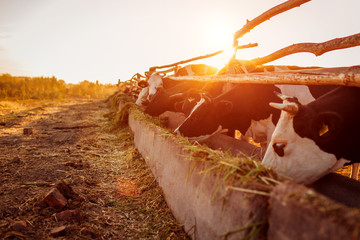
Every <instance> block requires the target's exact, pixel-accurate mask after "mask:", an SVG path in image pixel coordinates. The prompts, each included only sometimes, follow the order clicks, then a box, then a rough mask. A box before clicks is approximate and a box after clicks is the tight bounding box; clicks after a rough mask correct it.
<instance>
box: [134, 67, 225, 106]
mask: <svg viewBox="0 0 360 240" xmlns="http://www.w3.org/2000/svg"><path fill="white" fill-rule="evenodd" d="M217 71H218V69H217V68H215V67H212V66H208V65H205V64H189V65H187V66H184V67H182V68H179V69H178V70H176V71H175V74H174V76H194V75H198V76H203V75H214V74H216V73H217ZM177 84H180V82H178V81H175V80H171V79H169V78H163V77H162V76H161V75H160V74H159V73H156V72H155V73H153V74H152V75H151V76H150V77H149V79H148V81H147V83H146V84H145V85H144V86H143V89H142V91H141V92H140V93H139V96H138V98H137V100H136V104H137V105H139V106H145V105H147V104H148V103H149V102H150V101H151V100H152V99H153V97H154V96H155V94H156V93H157V92H159V90H161V89H170V88H173V87H175V86H176V85H177ZM180 88H181V87H180Z"/></svg>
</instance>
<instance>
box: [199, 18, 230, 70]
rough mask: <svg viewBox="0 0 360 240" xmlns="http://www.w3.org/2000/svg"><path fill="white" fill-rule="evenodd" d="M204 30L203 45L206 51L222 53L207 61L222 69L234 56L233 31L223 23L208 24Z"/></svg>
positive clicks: (213, 22) (228, 25)
mask: <svg viewBox="0 0 360 240" xmlns="http://www.w3.org/2000/svg"><path fill="white" fill-rule="evenodd" d="M204 30H205V32H204V36H205V41H204V44H205V45H206V47H207V49H211V51H218V50H223V51H224V52H223V53H222V54H220V55H218V56H216V57H213V58H212V59H209V63H210V64H213V65H215V66H216V67H223V65H224V64H226V63H227V62H228V61H229V59H230V58H231V57H232V55H233V54H234V49H233V47H232V45H233V35H234V33H235V31H234V30H233V29H232V28H231V25H230V24H228V23H226V22H225V21H212V22H208V23H207V25H206V27H205V29H204Z"/></svg>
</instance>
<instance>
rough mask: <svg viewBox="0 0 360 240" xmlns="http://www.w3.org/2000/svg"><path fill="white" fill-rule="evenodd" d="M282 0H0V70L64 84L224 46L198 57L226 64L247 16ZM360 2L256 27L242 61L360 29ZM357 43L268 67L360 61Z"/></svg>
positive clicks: (304, 10) (320, 7)
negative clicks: (53, 77) (48, 78)
mask: <svg viewBox="0 0 360 240" xmlns="http://www.w3.org/2000/svg"><path fill="white" fill-rule="evenodd" d="M284 1H285V0H181V1H175V0H102V1H99V0H0V74H2V73H9V74H11V75H13V76H55V77H56V78H58V79H62V80H65V81H66V82H68V83H78V82H81V81H83V80H88V81H92V82H95V81H96V80H99V82H101V83H112V84H115V83H117V81H118V79H120V80H121V81H126V80H128V79H130V78H131V77H132V75H134V74H135V73H141V74H144V72H145V71H147V70H148V69H149V68H150V67H152V66H159V65H166V64H170V63H174V62H177V61H181V60H185V59H189V58H193V57H197V56H201V55H206V54H209V53H212V52H216V51H218V50H223V49H228V50H229V51H226V52H225V53H223V54H220V55H217V56H215V57H212V58H209V59H207V60H200V61H196V62H193V63H205V64H209V65H212V66H216V67H222V66H224V64H226V62H227V61H228V60H229V58H230V55H229V54H231V47H232V39H233V34H234V33H235V32H236V31H237V30H239V29H241V28H242V27H243V26H244V25H245V23H246V21H247V19H248V20H252V19H254V18H255V17H257V16H258V15H260V14H261V13H263V12H264V11H266V10H268V9H270V8H271V7H274V6H276V5H278V4H280V3H282V2H284ZM359 9H360V1H359V0H344V1H329V0H312V1H310V2H308V3H305V4H303V5H301V6H300V7H297V8H294V9H292V10H289V11H287V12H285V13H282V14H280V15H277V16H275V17H273V18H271V19H270V20H269V21H266V22H264V23H262V24H261V25H259V26H257V27H256V28H254V29H253V30H251V31H250V32H249V33H247V34H246V35H245V36H244V37H242V38H240V39H239V44H240V45H242V44H248V43H258V44H259V46H258V47H256V48H252V49H246V50H239V51H238V53H237V56H236V57H237V58H238V59H245V60H250V59H253V58H257V57H263V56H265V55H268V54H270V53H272V52H274V51H276V50H279V49H281V48H283V47H286V46H289V45H291V44H294V43H301V42H324V41H328V40H331V39H334V38H339V37H345V36H349V35H353V34H356V33H359V32H360V21H359V16H358V15H359ZM359 56H360V47H354V48H349V49H344V50H337V51H332V52H329V53H325V54H324V55H322V56H319V57H316V56H315V55H313V54H310V53H299V54H293V55H290V56H287V57H284V58H282V59H279V60H276V61H274V62H272V63H271V64H278V65H284V64H286V65H298V66H321V67H337V66H352V65H358V64H360V60H359Z"/></svg>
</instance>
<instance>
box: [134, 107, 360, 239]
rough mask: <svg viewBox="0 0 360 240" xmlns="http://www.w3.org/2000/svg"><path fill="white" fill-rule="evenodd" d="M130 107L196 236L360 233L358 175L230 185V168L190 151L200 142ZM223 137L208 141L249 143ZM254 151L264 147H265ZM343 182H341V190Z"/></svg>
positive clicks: (168, 193)
mask: <svg viewBox="0 0 360 240" xmlns="http://www.w3.org/2000/svg"><path fill="white" fill-rule="evenodd" d="M128 111H129V117H128V124H129V127H130V129H131V131H132V132H133V134H134V143H135V145H136V147H137V149H138V150H139V152H140V153H141V155H142V156H143V158H144V159H145V161H146V163H147V164H148V166H149V167H150V169H151V171H152V173H153V174H154V176H155V178H156V179H157V181H158V183H159V185H160V187H161V188H162V189H163V192H164V196H165V199H166V202H167V204H168V206H169V207H170V209H171V210H172V212H173V215H174V216H175V218H176V219H177V221H178V222H179V223H181V224H183V225H184V229H185V231H186V232H187V233H188V234H189V236H191V237H192V239H242V238H244V239H247V237H249V236H251V237H252V239H289V240H290V239H314V240H315V239H316V240H318V239H360V209H359V207H360V204H358V203H357V200H358V199H360V197H359V196H360V193H358V192H359V191H360V190H359V189H360V187H359V182H356V183H355V186H357V189H358V190H356V191H352V188H353V187H354V182H352V183H351V184H350V183H349V181H348V180H347V178H344V177H342V176H340V177H339V176H337V175H334V176H330V177H326V178H324V180H321V181H320V182H319V183H315V184H314V185H313V186H311V187H305V186H303V185H298V184H295V183H291V182H285V183H279V184H277V186H275V187H274V185H275V184H273V185H271V187H269V189H270V190H269V189H267V193H268V195H266V194H264V195H261V191H260V194H256V193H255V192H252V189H254V188H253V186H252V185H251V184H252V183H245V184H243V185H241V187H242V188H243V190H241V191H237V190H236V186H238V185H236V184H235V185H236V186H235V187H234V188H232V187H230V188H229V185H228V184H229V182H226V183H225V182H224V181H221V180H222V177H223V175H221V174H216V173H215V172H216V171H209V172H208V171H207V170H208V169H209V168H211V164H210V163H209V164H207V163H206V161H197V160H196V159H194V158H192V157H191V156H192V153H191V150H189V146H192V147H193V148H196V146H194V145H192V144H190V143H189V142H187V141H186V140H185V139H184V138H182V137H177V136H175V135H173V134H171V132H169V131H167V130H165V129H163V128H162V127H160V126H159V125H157V124H155V123H154V122H153V121H152V120H153V119H152V118H151V117H149V116H147V115H145V114H143V113H142V112H141V111H140V110H139V109H137V108H136V107H135V108H131V107H130V108H128ZM219 139H222V140H221V141H220V142H217V141H215V140H214V139H213V140H211V139H210V140H208V142H207V144H208V145H210V146H212V147H214V148H221V149H223V150H229V149H230V148H237V147H240V148H241V146H242V143H240V144H239V143H238V142H234V141H232V140H229V139H228V138H227V136H223V135H221V136H219ZM227 141H228V144H225V145H224V142H227ZM199 147H200V146H199ZM227 148H229V149H227ZM254 150H255V152H256V151H257V153H258V154H259V152H258V150H259V149H256V148H254ZM232 152H233V153H237V152H238V150H235V151H232ZM260 155H261V153H260ZM203 157H204V158H206V157H207V155H206V154H205V155H204V156H203ZM274 182H276V180H275V179H274ZM232 183H236V181H232ZM336 183H341V185H340V187H339V184H338V185H337V187H336V189H337V190H338V191H337V192H334V191H333V190H332V186H335V185H336ZM341 186H344V187H343V188H341ZM234 189H235V190H234ZM247 189H248V190H250V193H248V192H246V190H247ZM339 189H340V190H339ZM317 191H318V192H317ZM265 192H266V191H265ZM325 195H326V196H325ZM327 196H328V197H327ZM339 196H343V197H339ZM330 198H333V200H332V199H330ZM349 199H352V200H349ZM345 205H347V206H345Z"/></svg>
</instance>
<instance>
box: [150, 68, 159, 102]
mask: <svg viewBox="0 0 360 240" xmlns="http://www.w3.org/2000/svg"><path fill="white" fill-rule="evenodd" d="M148 84H149V86H148V88H149V95H148V100H149V101H151V100H152V98H153V97H154V95H155V94H156V92H157V91H158V90H159V89H161V88H162V87H163V80H162V78H161V76H160V74H158V73H154V74H152V75H151V76H150V78H149V80H148Z"/></svg>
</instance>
